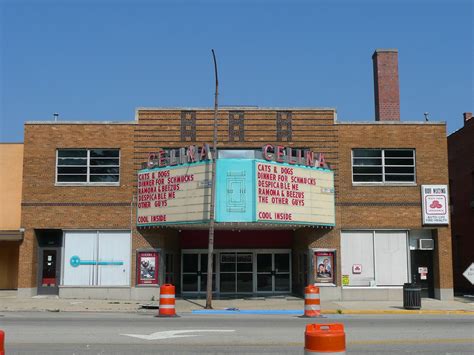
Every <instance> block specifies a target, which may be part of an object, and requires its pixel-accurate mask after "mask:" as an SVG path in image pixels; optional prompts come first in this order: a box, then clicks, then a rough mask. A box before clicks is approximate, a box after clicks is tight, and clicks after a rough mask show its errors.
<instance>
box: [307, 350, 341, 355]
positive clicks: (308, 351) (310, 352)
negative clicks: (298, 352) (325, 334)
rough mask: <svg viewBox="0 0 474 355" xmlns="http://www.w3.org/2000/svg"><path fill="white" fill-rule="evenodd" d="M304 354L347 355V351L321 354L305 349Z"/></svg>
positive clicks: (322, 354) (323, 354)
mask: <svg viewBox="0 0 474 355" xmlns="http://www.w3.org/2000/svg"><path fill="white" fill-rule="evenodd" d="M304 353H305V355H331V354H335V355H346V352H345V351H337V352H334V351H330V352H324V353H322V352H320V351H311V350H307V349H304Z"/></svg>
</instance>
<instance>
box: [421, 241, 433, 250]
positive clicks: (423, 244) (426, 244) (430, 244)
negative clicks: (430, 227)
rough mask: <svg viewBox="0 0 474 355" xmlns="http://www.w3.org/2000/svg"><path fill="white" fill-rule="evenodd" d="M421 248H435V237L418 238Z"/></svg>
mask: <svg viewBox="0 0 474 355" xmlns="http://www.w3.org/2000/svg"><path fill="white" fill-rule="evenodd" d="M418 249H419V250H433V249H434V240H433V239H418Z"/></svg>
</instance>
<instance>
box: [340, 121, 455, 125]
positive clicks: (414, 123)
mask: <svg viewBox="0 0 474 355" xmlns="http://www.w3.org/2000/svg"><path fill="white" fill-rule="evenodd" d="M335 124H338V125H428V126H429V125H440V126H441V125H446V122H445V121H428V122H426V121H338V122H335Z"/></svg>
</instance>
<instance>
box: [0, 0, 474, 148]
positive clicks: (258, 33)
mask: <svg viewBox="0 0 474 355" xmlns="http://www.w3.org/2000/svg"><path fill="white" fill-rule="evenodd" d="M0 11H1V18H0V36H1V37H0V38H1V42H0V121H1V122H0V124H1V125H0V134H1V136H0V141H1V142H20V141H22V140H23V123H24V122H25V121H29V120H50V119H52V114H53V112H59V113H60V119H61V120H114V121H121V120H124V121H129V120H133V119H134V111H135V108H136V107H143V106H200V107H209V106H212V105H213V94H214V78H213V66H212V65H213V64H212V57H211V48H214V49H215V50H216V53H217V58H218V64H219V78H220V97H219V100H220V104H222V105H257V106H305V107H307V106H313V107H335V108H336V109H337V111H338V117H339V120H342V121H357V120H373V119H374V98H373V77H372V75H373V74H372V59H371V56H372V53H373V51H374V49H376V48H398V50H399V72H400V90H401V91H400V93H401V116H402V120H423V117H424V116H423V113H424V112H426V111H427V112H429V113H430V119H431V120H433V121H439V120H442V121H447V122H448V133H451V132H453V131H454V130H456V129H459V128H460V127H461V126H462V112H466V111H471V112H472V111H473V102H474V94H473V62H474V58H473V39H474V38H473V29H474V26H473V20H472V19H473V15H474V14H473V5H472V1H470V0H464V1H463V0H451V1H448V0H446V1H441V0H439V1H436V0H434V1H428V0H418V1H416V0H414V1H406V0H399V1H390V0H387V1H375V0H370V1H369V0H366V1H363V0H362V1H349V0H347V1H337V0H332V1H330V0H327V1H326V0H320V1H316V0H314V1H263V0H255V1H174V2H171V1H151V0H149V1H147V0H135V1H132V0H128V1H125V0H115V1H112V0H95V1H89V0H83V1H76V0H62V1H59V0H58V1H48V0H36V1H34V0H29V1H28V0H16V1H13V0H0Z"/></svg>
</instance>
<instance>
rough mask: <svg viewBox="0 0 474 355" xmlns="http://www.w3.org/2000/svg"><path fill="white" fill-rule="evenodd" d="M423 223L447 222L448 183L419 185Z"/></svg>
mask: <svg viewBox="0 0 474 355" xmlns="http://www.w3.org/2000/svg"><path fill="white" fill-rule="evenodd" d="M421 203H422V208H423V224H449V208H448V185H421Z"/></svg>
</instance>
